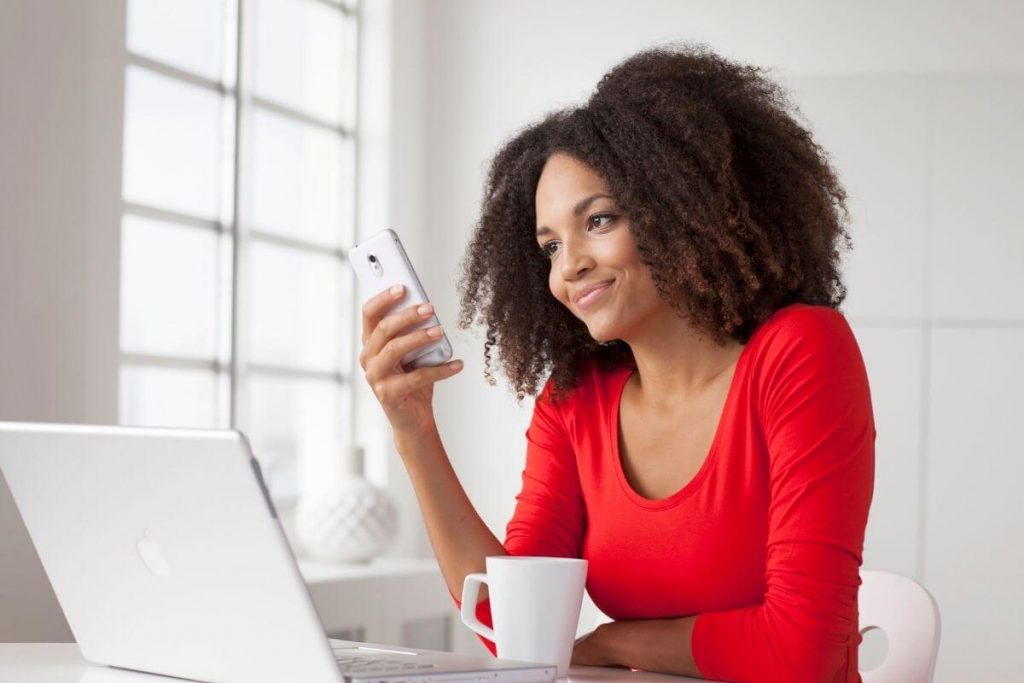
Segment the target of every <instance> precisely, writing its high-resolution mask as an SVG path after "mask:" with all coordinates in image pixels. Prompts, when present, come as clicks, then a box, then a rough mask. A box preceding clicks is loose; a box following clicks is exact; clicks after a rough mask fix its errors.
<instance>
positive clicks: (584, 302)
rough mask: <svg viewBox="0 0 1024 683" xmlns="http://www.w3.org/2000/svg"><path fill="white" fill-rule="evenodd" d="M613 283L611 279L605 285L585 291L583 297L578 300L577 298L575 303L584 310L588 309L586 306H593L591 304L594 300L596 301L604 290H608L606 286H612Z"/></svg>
mask: <svg viewBox="0 0 1024 683" xmlns="http://www.w3.org/2000/svg"><path fill="white" fill-rule="evenodd" d="M613 284H614V281H613V282H609V283H608V284H606V285H602V286H600V287H598V288H597V289H594V290H593V291H591V292H588V293H587V295H586V296H585V297H583V298H581V299H579V300H578V301H577V302H576V305H577V306H578V307H579V308H580V309H583V310H586V309H588V308H591V307H593V306H594V305H595V302H596V301H597V300H598V299H600V298H601V296H602V295H603V294H604V293H605V292H606V291H608V288H609V287H611V286H612V285H613Z"/></svg>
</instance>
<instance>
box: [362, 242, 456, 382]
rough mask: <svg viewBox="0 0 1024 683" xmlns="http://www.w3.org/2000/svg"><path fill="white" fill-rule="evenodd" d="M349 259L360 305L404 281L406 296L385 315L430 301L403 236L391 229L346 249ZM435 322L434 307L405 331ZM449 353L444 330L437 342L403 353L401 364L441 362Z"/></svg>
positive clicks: (449, 348)
mask: <svg viewBox="0 0 1024 683" xmlns="http://www.w3.org/2000/svg"><path fill="white" fill-rule="evenodd" d="M348 260H349V262H350V263H351V264H352V268H353V269H355V271H356V277H357V278H359V289H360V296H359V301H360V305H362V304H365V303H366V302H367V301H369V300H370V299H372V298H373V297H374V296H376V295H377V294H379V293H380V292H383V291H384V290H385V289H388V288H390V287H391V286H392V285H403V286H404V287H405V296H403V297H402V298H401V299H399V300H398V301H397V302H395V303H394V304H393V305H392V306H391V307H390V308H388V309H387V310H385V311H384V315H389V314H391V313H393V312H395V311H396V310H398V309H402V308H408V307H409V306H415V305H419V304H421V303H428V302H429V299H427V293H426V292H425V291H423V285H422V284H420V279H419V278H418V277H417V276H416V271H415V270H414V269H413V267H412V262H411V261H409V257H408V255H406V253H405V249H404V248H403V247H402V240H400V239H398V235H397V234H395V231H394V230H391V229H386V230H382V231H380V232H378V233H377V234H376V235H374V236H372V237H369V238H367V239H366V241H364V242H363V243H361V244H358V245H356V246H354V247H352V249H350V250H349V252H348ZM438 324H439V322H438V319H437V311H434V315H432V316H430V317H429V318H427V319H426V320H422V321H420V322H419V323H417V324H416V325H413V326H412V327H410V328H409V329H408V330H406V333H407V332H409V331H412V330H419V329H423V328H425V327H433V326H434V325H438ZM451 357H452V345H451V343H449V341H448V335H447V334H444V335H442V336H441V338H440V339H438V340H437V341H436V342H434V343H432V344H428V345H425V346H421V347H419V348H416V349H413V350H412V351H410V352H409V353H407V354H405V355H404V356H402V366H403V367H405V368H410V369H415V368H421V367H425V366H430V365H441V364H442V363H446V362H448V361H449V360H451Z"/></svg>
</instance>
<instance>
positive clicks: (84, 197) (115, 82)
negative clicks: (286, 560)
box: [0, 0, 124, 642]
mask: <svg viewBox="0 0 1024 683" xmlns="http://www.w3.org/2000/svg"><path fill="white" fill-rule="evenodd" d="M123 46H124V9H123V6H122V3H118V2H109V1H108V0H89V1H82V2H64V1H62V0H4V2H3V3H0V92H2V93H3V99H2V101H0V150H2V157H0V292H3V295H2V296H0V420H31V421H41V422H96V423H108V424H110V423H114V422H116V420H117V325H118V293H117V284H118V245H119V235H120V227H119V226H120V207H121V111H122V108H123V104H122V103H123V89H124V84H123V83H124V62H123V55H124V47H123ZM0 615H2V618H0V642H7V641H12V642H32V641H48V640H57V641H62V640H63V641H66V640H70V639H71V634H70V632H69V631H68V628H67V624H66V622H65V621H64V616H63V614H62V613H61V611H60V608H59V606H58V605H57V603H56V600H55V599H54V597H53V592H52V590H51V589H50V586H49V583H48V582H47V581H46V577H45V575H44V574H43V571H42V567H41V566H40V565H39V560H38V558H37V557H36V555H35V552H34V550H33V549H32V546H31V544H30V542H29V540H28V537H27V535H26V534H25V531H24V527H23V526H22V524H21V520H20V517H18V515H17V511H16V510H15V508H14V505H13V501H12V500H11V498H10V492H9V491H8V490H7V485H6V483H5V482H3V479H2V477H0Z"/></svg>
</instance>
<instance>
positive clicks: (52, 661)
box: [0, 643, 699, 683]
mask: <svg viewBox="0 0 1024 683" xmlns="http://www.w3.org/2000/svg"><path fill="white" fill-rule="evenodd" d="M181 680H182V679H180V678H166V677H164V676H154V675H150V674H140V673H133V672H130V671H121V670H118V669H111V668H108V667H103V666H94V665H92V664H89V663H88V662H86V661H85V660H84V659H82V656H81V655H80V654H79V652H78V646H77V645H75V644H74V643H0V683H157V682H158V681H163V682H166V683H172V682H173V681H179V682H180V681H181ZM698 680H699V679H696V678H686V677H682V676H665V675H662V674H651V673H639V672H630V671H626V670H625V669H605V668H597V667H588V666H584V667H573V668H572V669H571V670H570V671H569V680H568V683H590V682H594V683H611V682H613V681H635V682H637V683H656V682H658V681H664V682H666V683H668V682H671V683H685V682H686V681H698Z"/></svg>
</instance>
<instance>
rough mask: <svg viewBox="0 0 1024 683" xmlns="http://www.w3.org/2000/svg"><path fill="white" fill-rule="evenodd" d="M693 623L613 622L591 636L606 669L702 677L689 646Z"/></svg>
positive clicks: (684, 620) (692, 619)
mask: <svg viewBox="0 0 1024 683" xmlns="http://www.w3.org/2000/svg"><path fill="white" fill-rule="evenodd" d="M696 622H697V617H684V618H680V619H642V620H636V621H615V622H612V623H609V624H604V625H602V626H601V627H600V628H598V630H597V632H595V633H594V635H593V636H592V637H594V638H596V639H597V641H596V642H595V643H594V646H595V648H596V649H598V650H599V651H600V652H601V653H603V655H604V658H605V659H606V664H605V665H606V666H623V667H628V668H631V669H642V670H643V671H654V672H658V673H667V674H675V675H681V676H697V677H702V676H701V673H700V670H699V669H697V665H696V663H695V662H694V661H693V648H692V645H691V641H692V638H693V626H694V624H695V623H696ZM584 642H586V641H584ZM581 645H582V643H581Z"/></svg>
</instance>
